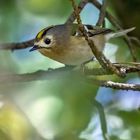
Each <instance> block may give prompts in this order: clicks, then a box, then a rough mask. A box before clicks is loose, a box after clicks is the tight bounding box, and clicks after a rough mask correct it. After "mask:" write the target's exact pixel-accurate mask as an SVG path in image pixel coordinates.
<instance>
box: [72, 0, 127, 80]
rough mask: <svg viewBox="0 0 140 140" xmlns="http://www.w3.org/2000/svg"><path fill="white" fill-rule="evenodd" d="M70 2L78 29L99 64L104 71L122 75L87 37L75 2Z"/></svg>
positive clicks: (123, 74)
mask: <svg viewBox="0 0 140 140" xmlns="http://www.w3.org/2000/svg"><path fill="white" fill-rule="evenodd" d="M70 1H71V2H72V6H73V9H74V12H75V16H76V18H77V22H78V25H79V30H80V31H81V33H83V35H84V37H85V40H86V41H87V43H88V45H89V46H90V48H91V50H92V52H93V54H94V56H95V57H96V59H97V60H98V61H99V63H100V64H101V66H102V67H103V68H104V69H105V70H106V71H111V72H113V73H115V74H117V75H118V76H120V77H124V76H125V73H122V71H119V70H118V69H117V68H116V67H115V66H114V65H113V64H112V63H111V62H110V61H109V60H108V59H107V58H106V57H105V56H104V54H103V53H102V52H101V51H99V50H98V48H97V47H96V46H95V44H94V42H93V41H92V40H91V39H89V38H88V35H87V31H86V30H85V28H84V26H83V25H82V22H81V18H80V15H79V11H78V8H77V6H76V4H75V1H74V0H70Z"/></svg>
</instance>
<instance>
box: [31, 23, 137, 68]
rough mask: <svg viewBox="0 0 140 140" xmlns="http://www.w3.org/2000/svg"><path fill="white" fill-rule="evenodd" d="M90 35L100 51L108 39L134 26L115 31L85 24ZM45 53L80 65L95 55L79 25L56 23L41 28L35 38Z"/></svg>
mask: <svg viewBox="0 0 140 140" xmlns="http://www.w3.org/2000/svg"><path fill="white" fill-rule="evenodd" d="M84 27H85V29H86V30H87V33H88V36H89V38H90V39H92V40H93V42H94V44H95V46H96V47H98V49H99V50H100V51H103V49H104V46H105V43H106V41H108V40H109V39H110V38H113V37H118V36H122V35H124V34H126V33H127V32H129V31H132V30H133V29H134V28H131V29H127V30H124V31H119V32H117V33H114V32H113V31H112V30H110V29H105V28H99V27H94V26H91V25H85V26H84ZM33 50H38V51H39V52H40V53H42V54H43V55H45V56H47V57H49V58H51V59H53V60H56V61H58V62H61V63H63V64H66V65H80V64H82V63H84V62H86V61H88V60H91V59H92V58H93V57H94V56H93V53H92V51H91V49H90V47H89V46H88V43H87V41H86V40H85V38H84V36H83V35H82V34H81V33H80V32H79V30H78V25H77V24H72V25H66V24H62V25H56V26H50V27H48V28H45V29H43V30H41V31H40V32H39V33H38V34H37V36H36V39H35V43H34V47H33V48H32V49H31V51H33Z"/></svg>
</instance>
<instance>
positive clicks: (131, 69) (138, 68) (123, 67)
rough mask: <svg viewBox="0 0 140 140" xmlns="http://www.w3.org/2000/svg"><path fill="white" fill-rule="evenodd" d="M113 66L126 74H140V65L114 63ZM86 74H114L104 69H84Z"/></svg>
mask: <svg viewBox="0 0 140 140" xmlns="http://www.w3.org/2000/svg"><path fill="white" fill-rule="evenodd" d="M113 65H114V66H115V67H116V68H117V69H119V70H120V71H123V72H124V73H125V74H129V73H135V72H140V63H129V64H127V63H113ZM84 73H85V74H86V75H97V76H99V75H100V76H101V75H111V74H113V73H112V72H109V71H106V70H105V69H103V68H92V69H89V68H88V67H86V66H85V67H84Z"/></svg>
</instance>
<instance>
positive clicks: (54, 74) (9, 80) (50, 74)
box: [0, 63, 140, 91]
mask: <svg viewBox="0 0 140 140" xmlns="http://www.w3.org/2000/svg"><path fill="white" fill-rule="evenodd" d="M114 65H115V66H116V67H118V68H119V67H120V68H123V69H125V71H126V73H132V72H137V71H140V63H139V64H136V66H135V64H134V65H132V66H127V65H126V64H114ZM79 71H81V72H83V69H82V68H81V69H77V68H73V67H61V68H56V69H51V70H46V71H43V70H40V71H36V72H33V73H26V74H2V73H1V74H0V85H2V84H4V85H5V84H14V83H20V82H32V81H39V80H41V81H42V80H52V79H59V78H61V79H62V78H63V77H64V76H66V75H67V74H72V73H73V74H74V73H76V74H79ZM101 71H104V69H103V68H100V69H98V70H97V69H96V68H95V69H90V70H88V69H87V68H86V69H84V74H85V79H86V78H87V76H88V75H99V76H100V75H105V73H102V74H101V73H100V72H101ZM104 72H105V71H104ZM106 74H109V73H107V72H106ZM110 74H112V73H110ZM94 80H95V79H94ZM94 80H93V79H92V84H93V83H94ZM90 81H91V80H90ZM95 84H96V85H99V86H105V87H110V88H116V89H122V86H118V84H116V87H115V83H114V84H112V85H111V84H109V82H107V81H97V80H95ZM124 85H125V84H124ZM124 85H123V87H125V86H124ZM126 85H127V86H128V84H126ZM131 87H132V88H131ZM139 89H140V85H136V86H135V84H133V86H132V85H129V90H138V91H139ZM124 90H127V89H126V88H124Z"/></svg>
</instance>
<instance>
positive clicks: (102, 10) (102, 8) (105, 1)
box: [96, 0, 107, 26]
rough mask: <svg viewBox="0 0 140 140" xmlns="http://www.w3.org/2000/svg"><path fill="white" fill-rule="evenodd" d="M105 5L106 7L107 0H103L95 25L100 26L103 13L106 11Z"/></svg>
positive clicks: (103, 16) (102, 20)
mask: <svg viewBox="0 0 140 140" xmlns="http://www.w3.org/2000/svg"><path fill="white" fill-rule="evenodd" d="M106 7H107V0H104V1H103V4H102V7H101V10H100V15H99V18H98V21H97V23H96V26H101V25H102V24H103V22H104V18H105V13H106Z"/></svg>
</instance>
